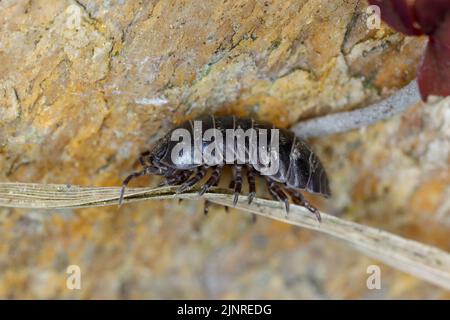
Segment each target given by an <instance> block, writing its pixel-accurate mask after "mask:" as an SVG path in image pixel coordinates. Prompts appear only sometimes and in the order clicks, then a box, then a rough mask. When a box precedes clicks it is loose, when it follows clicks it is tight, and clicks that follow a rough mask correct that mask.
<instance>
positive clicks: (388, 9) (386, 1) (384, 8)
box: [369, 0, 423, 36]
mask: <svg viewBox="0 0 450 320" xmlns="http://www.w3.org/2000/svg"><path fill="white" fill-rule="evenodd" d="M369 3H370V4H371V5H377V6H379V7H380V9H381V18H382V19H383V20H384V21H386V22H387V23H388V24H389V25H390V26H391V27H392V28H394V29H395V30H397V31H400V32H402V33H404V34H407V35H410V36H418V35H421V34H423V32H422V30H421V29H420V27H419V26H418V25H417V23H416V22H417V21H416V16H415V11H414V8H413V7H412V6H410V5H408V3H407V1H406V0H369Z"/></svg>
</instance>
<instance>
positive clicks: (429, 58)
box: [418, 12, 450, 100]
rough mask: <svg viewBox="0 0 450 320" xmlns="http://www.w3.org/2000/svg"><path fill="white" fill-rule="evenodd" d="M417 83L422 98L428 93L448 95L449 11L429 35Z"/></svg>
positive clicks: (449, 84)
mask: <svg viewBox="0 0 450 320" xmlns="http://www.w3.org/2000/svg"><path fill="white" fill-rule="evenodd" d="M418 83H419V89H420V93H421V95H422V99H423V100H426V98H427V97H428V96H429V95H438V96H443V97H446V96H449V95H450V12H448V13H447V16H446V19H445V21H444V22H443V23H442V24H440V25H439V28H438V29H437V30H436V31H435V32H434V34H433V36H431V37H430V41H429V43H428V47H427V50H426V52H425V56H424V58H423V60H422V64H421V66H420V68H419V74H418Z"/></svg>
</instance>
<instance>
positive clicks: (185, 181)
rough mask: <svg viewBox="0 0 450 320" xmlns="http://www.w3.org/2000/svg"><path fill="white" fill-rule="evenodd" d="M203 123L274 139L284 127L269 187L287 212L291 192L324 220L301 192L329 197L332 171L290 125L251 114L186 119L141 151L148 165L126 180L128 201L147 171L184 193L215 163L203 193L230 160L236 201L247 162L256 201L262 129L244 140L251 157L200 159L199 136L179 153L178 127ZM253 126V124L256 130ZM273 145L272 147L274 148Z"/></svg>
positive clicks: (251, 195)
mask: <svg viewBox="0 0 450 320" xmlns="http://www.w3.org/2000/svg"><path fill="white" fill-rule="evenodd" d="M194 123H195V125H194ZM197 123H201V124H202V128H201V134H203V133H205V132H206V131H207V130H208V129H217V131H215V132H218V133H221V134H222V135H223V136H226V134H227V129H228V131H230V130H229V129H232V130H233V131H232V132H238V131H236V130H239V129H242V131H244V132H253V133H255V132H256V133H257V134H261V133H266V134H267V135H268V137H267V140H270V141H271V139H272V136H273V137H275V134H273V133H272V132H275V131H273V129H276V130H278V131H277V135H278V137H277V138H278V150H277V152H275V153H276V155H275V159H276V160H278V167H277V170H276V171H274V172H272V173H271V174H269V175H263V177H264V179H265V180H266V183H267V186H268V190H269V192H270V194H271V195H272V197H273V198H274V199H276V200H279V201H281V202H283V203H284V204H285V207H286V211H287V212H288V211H289V196H290V197H291V198H292V201H293V202H294V203H295V204H298V205H301V206H304V207H306V208H307V209H308V210H310V211H311V212H312V213H314V214H316V216H317V218H318V219H319V220H320V214H319V212H318V210H317V209H316V208H314V207H313V206H312V205H311V204H310V203H309V202H308V201H307V200H306V199H305V198H304V197H303V195H302V193H301V192H300V191H301V190H305V191H307V192H309V193H315V194H319V195H321V196H324V197H329V196H330V195H331V192H330V188H329V183H328V177H327V174H326V172H325V170H324V168H323V166H322V164H321V162H320V160H319V158H318V157H317V156H316V155H315V154H314V153H313V151H312V150H311V148H310V147H309V146H308V144H307V143H306V142H305V141H303V140H301V139H299V138H297V137H296V136H295V135H294V134H293V133H292V132H291V131H289V130H286V129H277V128H275V127H274V126H273V125H271V124H269V123H266V122H257V121H254V120H253V119H250V118H238V117H235V116H221V117H215V116H204V117H201V118H198V119H196V120H193V121H186V122H185V123H183V124H181V125H180V126H178V127H176V128H174V129H172V130H171V131H170V132H169V133H168V134H167V135H166V136H164V138H162V139H160V140H159V141H158V142H157V143H156V145H155V146H154V147H153V149H152V150H151V151H146V152H144V153H142V154H141V156H140V158H139V161H140V163H141V165H142V166H143V170H142V171H139V172H135V173H132V174H131V175H129V176H128V177H127V178H126V179H125V180H124V181H123V185H122V189H121V193H120V200H119V203H122V200H123V195H124V192H125V187H126V186H127V184H128V183H129V182H130V181H131V180H132V179H133V178H136V177H139V176H143V175H147V174H156V175H161V176H163V177H165V181H164V182H163V183H162V185H180V187H179V189H178V192H179V193H181V192H185V191H187V190H189V189H190V188H192V187H193V186H194V185H195V184H196V183H198V182H199V181H201V180H202V179H203V178H204V177H205V176H206V175H207V172H208V169H209V168H212V173H211V175H210V177H209V179H208V180H207V181H206V183H205V184H204V185H203V187H202V189H201V191H200V194H201V195H202V194H204V193H205V192H206V191H208V189H209V188H211V187H212V186H217V185H218V183H219V180H220V177H221V174H222V170H223V168H224V166H225V165H231V166H232V172H233V179H232V181H231V184H230V188H232V189H234V194H235V197H234V205H236V203H237V201H238V197H239V194H240V193H241V191H242V182H243V178H242V171H243V168H245V169H246V174H247V180H248V185H249V196H248V203H251V202H252V201H253V199H254V198H255V196H256V184H255V178H256V176H261V173H262V172H263V170H262V169H261V168H262V167H264V166H261V165H260V164H257V163H255V162H253V163H251V162H249V161H248V160H249V155H250V153H251V152H250V151H251V150H254V149H251V146H253V144H252V143H255V142H260V141H262V140H261V138H260V137H259V135H256V136H257V137H258V138H255V139H254V140H252V139H251V138H250V137H251V135H250V136H246V137H244V140H240V142H241V143H240V146H241V147H242V148H243V150H244V151H245V159H241V161H240V162H239V161H236V160H237V158H236V159H234V161H232V162H231V163H230V162H229V161H226V160H227V159H226V157H223V159H222V160H219V162H217V163H215V164H214V165H208V164H206V163H205V162H202V160H201V159H200V161H198V159H194V158H195V141H193V140H191V141H190V142H189V144H192V149H191V150H192V151H190V152H182V151H181V152H179V153H176V154H175V156H174V152H173V151H174V148H175V146H176V145H177V144H178V143H179V141H178V140H176V139H173V136H174V132H175V130H177V129H184V130H185V132H188V133H189V134H190V135H191V136H194V137H195V134H196V133H198V132H196V130H197V131H198V129H197V128H196V124H197ZM249 129H252V130H253V131H252V130H249ZM247 130H249V131H247ZM242 131H241V132H242ZM235 138H236V140H234V138H233V140H232V141H233V142H232V143H233V147H236V146H237V144H239V141H238V137H237V136H236V137H235ZM241 138H242V137H241ZM252 138H254V137H252ZM194 140H195V138H194ZM214 141H216V142H218V139H217V137H214V138H213V139H211V140H210V141H205V140H204V139H203V138H201V140H200V147H199V149H200V151H202V152H203V151H204V150H205V149H206V148H207V147H208V145H210V144H211V143H212V142H214ZM227 143H229V142H228V141H226V142H225V141H221V142H220V146H221V147H223V149H222V152H223V153H224V150H225V149H226V147H227V146H228V145H227ZM197 146H198V145H197ZM271 146H272V145H271ZM269 149H270V148H269ZM227 150H228V149H227ZM267 151H269V154H270V151H271V150H267ZM215 152H216V151H215ZM195 160H197V161H195ZM228 160H229V159H228ZM259 160H260V159H259ZM259 160H258V161H259ZM288 195H289V196H288ZM207 208H208V203H205V214H206V213H207V210H208V209H207Z"/></svg>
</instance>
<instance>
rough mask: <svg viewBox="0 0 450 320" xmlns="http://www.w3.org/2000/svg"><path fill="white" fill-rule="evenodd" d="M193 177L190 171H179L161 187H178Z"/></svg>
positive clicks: (162, 183) (161, 184)
mask: <svg viewBox="0 0 450 320" xmlns="http://www.w3.org/2000/svg"><path fill="white" fill-rule="evenodd" d="M191 175H192V171H189V170H177V171H175V172H174V174H173V175H171V176H169V177H167V178H166V179H165V180H164V181H163V182H161V183H160V186H176V185H180V184H182V183H184V182H185V181H186V180H187V179H189V177H190V176H191Z"/></svg>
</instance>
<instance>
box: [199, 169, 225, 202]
mask: <svg viewBox="0 0 450 320" xmlns="http://www.w3.org/2000/svg"><path fill="white" fill-rule="evenodd" d="M222 169H223V166H217V167H214V168H213V171H212V173H211V177H209V179H208V181H206V183H205V185H204V186H203V187H202V190H200V192H199V193H198V194H199V195H201V196H202V195H204V194H205V192H206V191H208V190H209V189H210V188H211V187H215V186H217V185H218V184H219V181H220V177H221V175H222Z"/></svg>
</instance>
